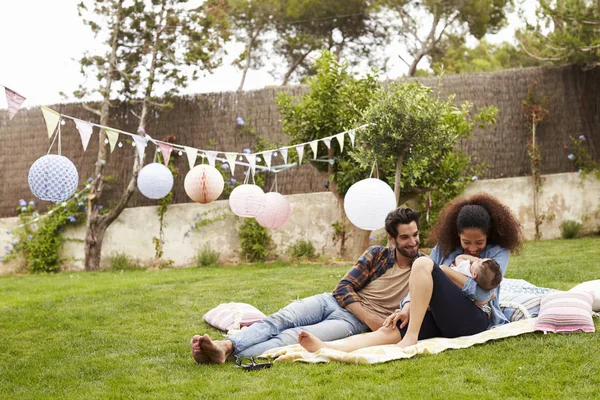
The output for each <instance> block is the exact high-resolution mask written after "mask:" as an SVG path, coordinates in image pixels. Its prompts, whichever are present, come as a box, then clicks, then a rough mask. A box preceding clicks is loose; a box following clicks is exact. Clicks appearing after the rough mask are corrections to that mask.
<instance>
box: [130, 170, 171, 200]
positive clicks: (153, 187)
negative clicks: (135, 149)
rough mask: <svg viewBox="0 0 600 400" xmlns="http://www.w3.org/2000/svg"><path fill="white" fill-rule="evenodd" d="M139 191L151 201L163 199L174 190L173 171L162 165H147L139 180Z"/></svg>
mask: <svg viewBox="0 0 600 400" xmlns="http://www.w3.org/2000/svg"><path fill="white" fill-rule="evenodd" d="M137 185H138V189H140V192H142V194H143V195H144V196H146V197H147V198H149V199H162V198H163V197H165V196H166V195H168V194H169V192H170V191H171V189H172V188H173V174H172V173H171V170H169V168H167V167H166V166H164V165H163V164H160V163H151V164H148V165H146V166H145V167H144V168H142V170H141V171H140V174H139V175H138V178H137Z"/></svg>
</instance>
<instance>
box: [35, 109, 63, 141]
mask: <svg viewBox="0 0 600 400" xmlns="http://www.w3.org/2000/svg"><path fill="white" fill-rule="evenodd" d="M40 108H41V109H42V114H44V119H45V120H46V128H47V129H48V138H51V137H52V135H53V134H54V131H55V130H56V127H57V126H58V122H59V121H60V118H61V115H60V114H59V113H57V112H56V111H54V110H51V109H49V108H48V107H44V106H40Z"/></svg>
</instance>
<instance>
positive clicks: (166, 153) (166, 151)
mask: <svg viewBox="0 0 600 400" xmlns="http://www.w3.org/2000/svg"><path fill="white" fill-rule="evenodd" d="M156 145H157V146H158V148H159V149H160V152H161V153H162V156H163V162H164V163H165V167H166V166H168V165H169V160H170V159H171V152H172V151H173V146H171V145H170V144H166V143H160V142H157V143H156Z"/></svg>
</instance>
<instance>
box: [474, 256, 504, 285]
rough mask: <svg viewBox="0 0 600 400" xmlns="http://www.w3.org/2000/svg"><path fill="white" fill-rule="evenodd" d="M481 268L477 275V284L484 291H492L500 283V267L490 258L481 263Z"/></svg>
mask: <svg viewBox="0 0 600 400" xmlns="http://www.w3.org/2000/svg"><path fill="white" fill-rule="evenodd" d="M481 264H482V267H484V268H481V270H480V271H479V274H478V275H477V284H478V285H479V287H480V288H482V289H484V290H492V289H495V288H497V287H498V285H499V284H500V282H502V271H501V270H500V265H499V264H498V263H497V262H496V260H494V259H493V258H490V259H488V260H485V261H484V262H482V263H481Z"/></svg>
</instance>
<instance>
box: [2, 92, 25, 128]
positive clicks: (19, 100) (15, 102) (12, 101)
mask: <svg viewBox="0 0 600 400" xmlns="http://www.w3.org/2000/svg"><path fill="white" fill-rule="evenodd" d="M4 92H5V93H6V103H7V104H8V119H9V120H11V119H13V118H14V116H15V115H17V112H18V111H19V108H21V104H23V102H24V101H25V97H23V96H21V95H20V94H19V93H17V92H15V91H14V90H10V89H9V88H7V87H5V88H4Z"/></svg>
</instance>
